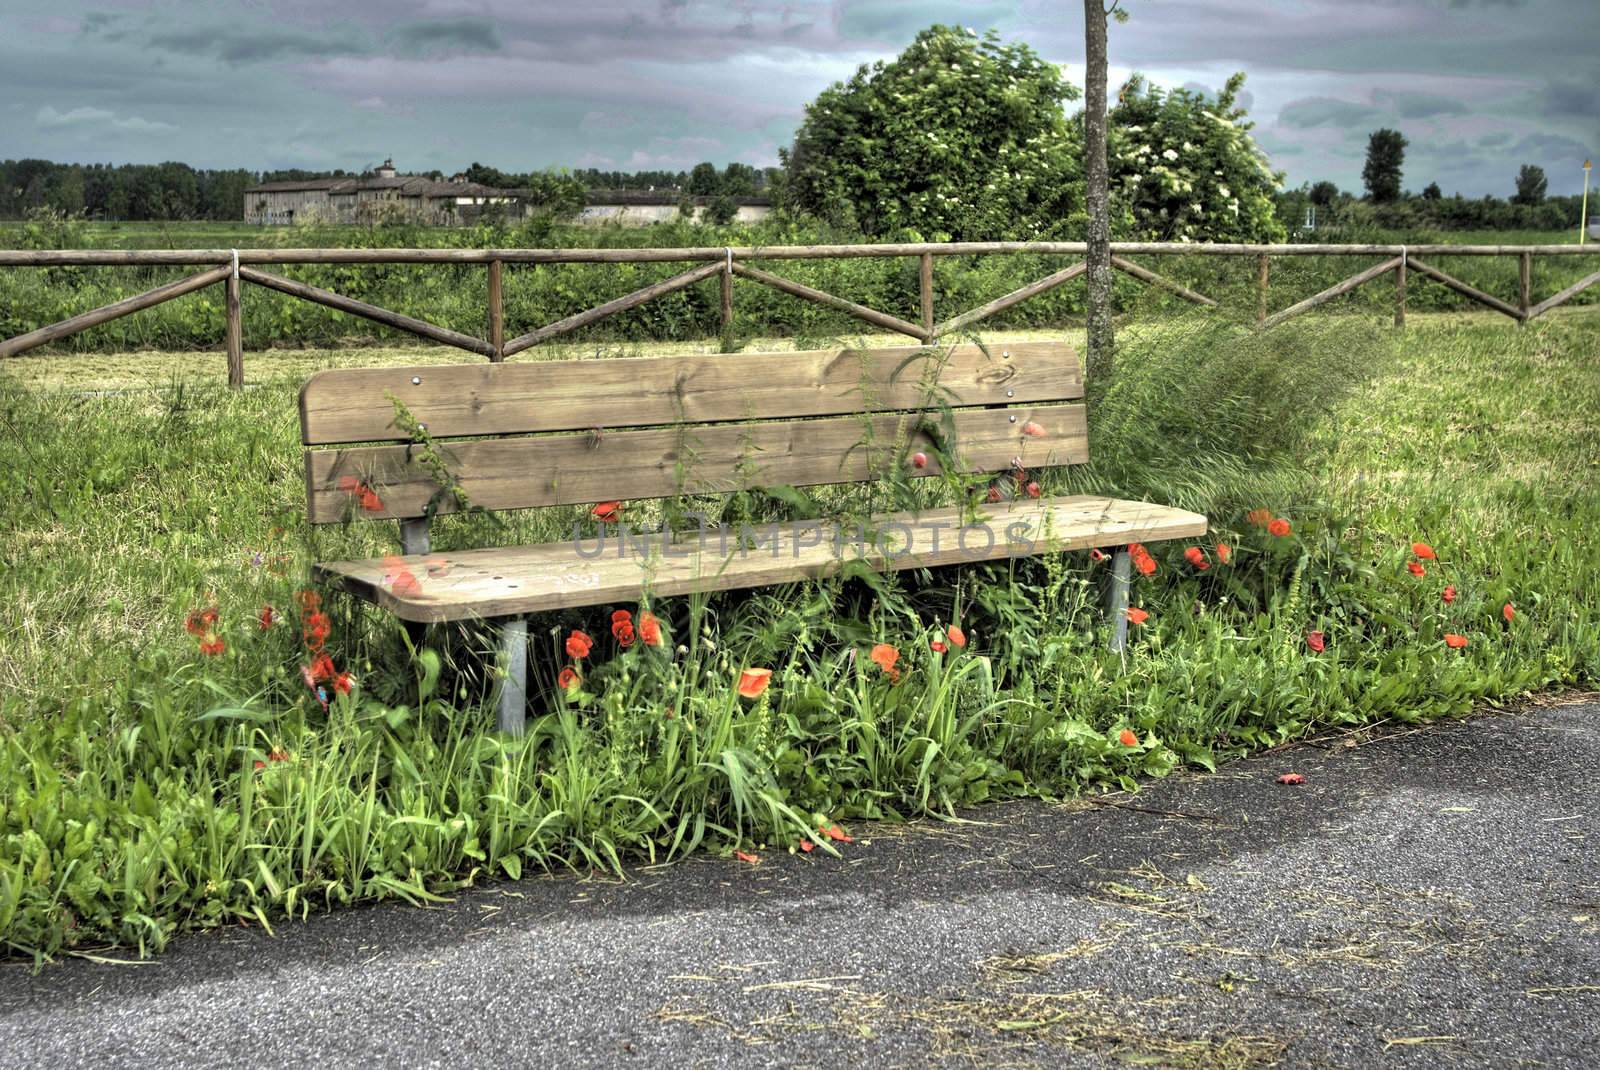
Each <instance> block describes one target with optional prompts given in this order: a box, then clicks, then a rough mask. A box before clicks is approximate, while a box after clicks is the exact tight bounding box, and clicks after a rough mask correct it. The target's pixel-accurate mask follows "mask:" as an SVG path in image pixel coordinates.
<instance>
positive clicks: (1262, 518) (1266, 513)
mask: <svg viewBox="0 0 1600 1070" xmlns="http://www.w3.org/2000/svg"><path fill="white" fill-rule="evenodd" d="M1244 518H1245V519H1246V520H1248V521H1249V522H1250V523H1252V524H1254V525H1255V526H1256V527H1258V528H1264V527H1266V526H1267V525H1268V524H1270V523H1272V510H1271V509H1252V510H1250V511H1249V512H1248V513H1246V514H1244Z"/></svg>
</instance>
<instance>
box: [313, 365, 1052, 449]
mask: <svg viewBox="0 0 1600 1070" xmlns="http://www.w3.org/2000/svg"><path fill="white" fill-rule="evenodd" d="M985 349H987V352H985ZM908 361H910V363H909V364H908V363H907V362H908ZM934 361H943V367H942V368H940V369H939V371H938V376H937V378H938V390H939V394H938V396H937V398H936V399H934V403H938V401H941V400H942V401H943V402H944V403H945V404H949V405H951V406H964V405H1005V404H1015V403H1030V402H1045V401H1065V400H1070V399H1073V398H1079V397H1082V396H1083V380H1082V376H1081V373H1080V371H1079V368H1078V358H1077V355H1076V354H1075V353H1074V352H1073V350H1072V347H1071V346H1069V345H1067V344H1065V343H1063V342H1009V343H1004V344H995V345H989V346H986V347H982V348H980V347H979V346H976V345H960V346H954V347H947V348H942V349H941V348H931V349H918V348H916V347H905V346H902V347H891V348H879V349H860V350H855V349H844V350H839V349H829V350H808V351H802V352H795V353H728V354H716V355H703V354H702V355H694V356H675V357H624V358H615V359H605V360H545V361H537V362H533V361H528V362H509V363H504V364H456V365H443V366H439V365H435V366H424V367H414V368H352V369H335V370H331V371H324V372H318V373H317V374H316V375H313V376H312V377H311V378H310V379H309V380H307V381H306V384H305V386H304V387H303V388H302V390H301V393H300V416H301V433H302V436H303V441H304V442H305V443H306V444H307V445H323V444H328V443H338V442H396V441H404V440H405V439H406V437H407V436H406V435H404V434H402V433H400V432H399V431H398V430H397V429H396V428H395V426H394V416H395V410H394V404H393V402H392V401H390V400H389V395H390V394H392V395H393V396H394V397H396V398H398V399H399V400H400V401H402V402H403V403H404V404H405V406H406V408H407V409H409V410H410V412H411V413H412V414H413V415H414V416H415V417H416V418H417V419H418V420H419V421H421V422H422V423H423V424H424V425H425V426H426V427H427V428H428V433H429V434H430V435H432V436H434V437H435V438H450V437H458V436H472V435H505V434H534V433H539V432H546V431H581V430H584V429H586V428H591V427H602V428H622V427H646V426H650V425H653V424H676V423H705V422H713V421H722V420H750V419H784V418H790V417H803V416H832V415H838V414H842V413H850V412H862V411H867V412H892V411H895V410H906V409H921V408H926V407H928V405H929V403H930V399H929V395H928V393H927V391H926V389H925V387H924V384H923V382H922V380H923V379H924V377H925V373H926V372H927V371H928V369H929V368H930V367H931V366H932V362H934ZM413 380H417V381H416V382H413Z"/></svg>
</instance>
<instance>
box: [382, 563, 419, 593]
mask: <svg viewBox="0 0 1600 1070" xmlns="http://www.w3.org/2000/svg"><path fill="white" fill-rule="evenodd" d="M389 590H391V591H393V592H394V593H395V594H396V595H398V596H399V597H401V598H409V597H411V596H412V595H414V594H417V593H419V592H420V591H421V590H422V584H421V583H418V582H417V577H416V576H415V575H414V574H413V573H412V571H411V570H410V569H409V568H403V569H401V570H400V571H399V572H396V573H395V574H394V579H393V580H392V581H391V582H390V584H389Z"/></svg>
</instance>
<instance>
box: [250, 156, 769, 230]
mask: <svg viewBox="0 0 1600 1070" xmlns="http://www.w3.org/2000/svg"><path fill="white" fill-rule="evenodd" d="M715 200H716V198H713V197H690V196H687V195H685V194H683V193H679V192H677V191H674V190H667V191H663V192H659V193H658V192H656V191H654V190H590V191H589V194H588V204H587V205H586V206H585V207H584V208H583V210H582V211H580V212H579V213H578V219H577V221H578V223H580V224H586V225H591V226H598V225H601V224H604V223H617V224H621V225H623V226H643V225H645V224H648V223H661V222H666V221H669V220H673V219H676V218H678V217H679V214H680V212H681V206H683V205H685V204H687V205H688V206H689V208H690V211H691V214H692V216H693V218H694V219H695V220H696V221H697V222H698V221H700V220H701V219H702V218H703V217H704V216H705V213H706V210H707V209H708V208H709V207H710V206H711V204H712V202H713V201H715ZM732 200H733V203H734V218H735V219H736V220H737V221H738V222H740V223H754V222H756V221H758V220H762V219H765V218H766V217H767V216H769V215H771V214H772V202H771V200H770V199H768V198H766V197H734V198H732ZM537 207H538V205H537V204H536V203H534V201H533V200H532V198H531V194H530V191H528V190H520V189H497V188H495V187H493V186H484V185H481V184H479V183H476V182H468V181H466V178H465V176H462V175H457V176H456V177H454V178H452V179H451V180H450V181H448V182H444V181H440V180H438V179H432V178H427V177H424V176H418V175H401V174H396V173H395V167H394V162H393V161H392V160H385V161H383V166H381V167H379V168H377V169H376V170H374V171H372V172H370V173H369V174H365V175H361V176H360V177H358V178H306V179H295V180H289V181H285V182H262V183H260V184H258V185H255V186H251V187H250V188H249V189H247V190H245V191H244V221H245V222H246V223H256V224H262V225H287V224H293V223H301V224H310V223H360V224H371V223H385V222H408V223H424V224H428V225H431V226H452V225H459V224H465V223H475V222H477V220H478V219H479V218H480V217H481V216H482V215H483V214H484V213H485V212H493V213H495V214H498V215H500V216H501V217H502V218H507V219H512V220H516V219H521V218H523V217H524V216H527V215H529V214H531V213H532V212H533V211H535V210H536V209H537Z"/></svg>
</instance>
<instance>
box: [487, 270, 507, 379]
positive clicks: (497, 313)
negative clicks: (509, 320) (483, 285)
mask: <svg viewBox="0 0 1600 1070" xmlns="http://www.w3.org/2000/svg"><path fill="white" fill-rule="evenodd" d="M502 270H504V261H501V260H491V261H489V345H490V347H491V348H492V349H493V350H494V356H492V357H490V358H489V359H490V360H492V361H494V362H496V363H499V362H500V361H502V360H505V359H506V319H505V306H504V304H503V302H502V299H501V288H500V282H501V280H500V273H501V271H502Z"/></svg>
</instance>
